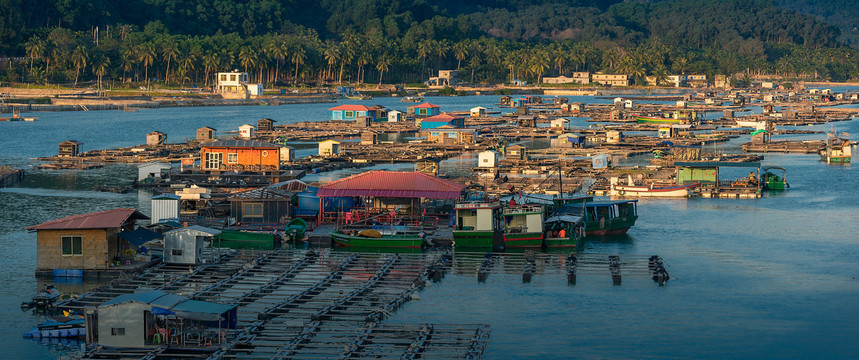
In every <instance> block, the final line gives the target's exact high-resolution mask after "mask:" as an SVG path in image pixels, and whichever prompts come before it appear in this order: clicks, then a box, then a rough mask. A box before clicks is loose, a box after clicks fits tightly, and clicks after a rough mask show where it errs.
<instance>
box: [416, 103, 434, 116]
mask: <svg viewBox="0 0 859 360" xmlns="http://www.w3.org/2000/svg"><path fill="white" fill-rule="evenodd" d="M411 109H414V115H415V116H436V115H438V114H441V107H440V106H438V105H435V104H430V103H428V102H427V103H423V104H420V105H415V106H414V107H410V110H411Z"/></svg>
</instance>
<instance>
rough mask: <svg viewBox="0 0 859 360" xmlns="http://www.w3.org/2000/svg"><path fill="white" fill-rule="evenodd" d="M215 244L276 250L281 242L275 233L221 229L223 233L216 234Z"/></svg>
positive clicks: (235, 247) (226, 246)
mask: <svg viewBox="0 0 859 360" xmlns="http://www.w3.org/2000/svg"><path fill="white" fill-rule="evenodd" d="M214 244H215V245H217V246H218V247H223V248H230V249H252V250H274V249H276V248H277V247H278V244H279V242H278V241H277V239H276V238H275V236H274V233H257V232H250V231H240V230H226V229H221V234H220V235H217V236H215V239H214Z"/></svg>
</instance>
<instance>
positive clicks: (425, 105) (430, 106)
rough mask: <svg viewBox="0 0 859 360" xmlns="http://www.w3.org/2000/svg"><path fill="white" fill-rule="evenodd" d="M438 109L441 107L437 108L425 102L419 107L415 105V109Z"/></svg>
mask: <svg viewBox="0 0 859 360" xmlns="http://www.w3.org/2000/svg"><path fill="white" fill-rule="evenodd" d="M439 107H441V106H438V105H436V104H430V103H428V102H425V103H423V104H420V105H415V109H423V108H439Z"/></svg>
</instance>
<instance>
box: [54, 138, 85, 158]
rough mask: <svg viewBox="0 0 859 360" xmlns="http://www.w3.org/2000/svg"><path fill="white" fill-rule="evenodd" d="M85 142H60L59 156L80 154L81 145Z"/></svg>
mask: <svg viewBox="0 0 859 360" xmlns="http://www.w3.org/2000/svg"><path fill="white" fill-rule="evenodd" d="M83 144H84V143H82V142H80V141H77V140H66V141H63V142H61V143H60V149H59V150H60V151H59V156H69V157H75V156H78V151H79V150H80V146H81V145H83Z"/></svg>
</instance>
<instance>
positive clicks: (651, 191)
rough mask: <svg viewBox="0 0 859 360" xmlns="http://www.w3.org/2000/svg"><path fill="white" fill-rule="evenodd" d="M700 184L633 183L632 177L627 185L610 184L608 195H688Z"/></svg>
mask: <svg viewBox="0 0 859 360" xmlns="http://www.w3.org/2000/svg"><path fill="white" fill-rule="evenodd" d="M698 185H700V184H699V183H692V184H686V185H669V186H656V185H654V184H650V185H635V184H634V183H633V181H632V178H631V177H630V178H629V183H628V184H627V185H623V184H618V183H615V184H612V185H611V190H610V191H609V196H624V197H689V196H690V195H692V190H693V189H695V188H696V187H698Z"/></svg>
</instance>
